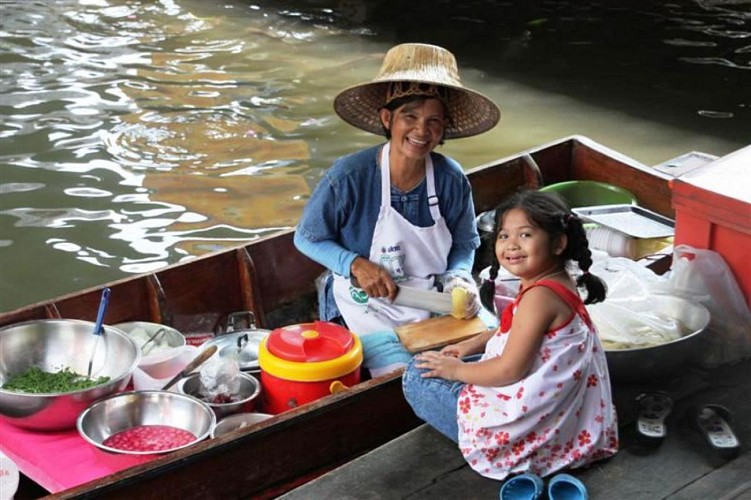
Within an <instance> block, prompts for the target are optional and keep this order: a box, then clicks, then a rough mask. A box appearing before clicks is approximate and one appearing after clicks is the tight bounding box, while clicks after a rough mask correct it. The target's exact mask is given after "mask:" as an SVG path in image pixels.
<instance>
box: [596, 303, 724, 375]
mask: <svg viewBox="0 0 751 500" xmlns="http://www.w3.org/2000/svg"><path fill="white" fill-rule="evenodd" d="M634 305H635V307H642V308H644V310H650V311H660V313H661V314H662V315H663V316H666V317H670V318H675V319H677V320H678V321H680V322H681V323H682V324H683V325H684V326H685V327H686V328H687V330H688V333H687V334H686V335H684V336H682V337H681V338H679V339H676V340H673V341H670V342H666V343H664V344H659V345H655V346H650V347H638V348H631V349H605V357H606V358H607V362H608V371H609V372H610V378H611V379H612V380H613V381H614V382H624V383H635V382H651V381H654V380H658V379H661V378H665V377H667V376H668V375H670V374H672V373H674V372H675V371H677V370H680V369H681V368H686V367H687V366H688V365H689V363H690V361H691V358H692V356H693V355H694V354H695V353H696V352H697V349H698V348H700V347H701V343H700V341H701V337H702V336H703V335H704V334H705V333H706V330H707V325H709V320H710V314H709V311H708V310H707V308H706V307H704V306H703V305H701V304H697V303H693V302H689V301H688V300H686V299H683V298H681V297H675V296H671V295H655V296H652V297H650V298H649V300H645V301H644V302H643V303H642V304H638V303H636V302H635V303H634Z"/></svg>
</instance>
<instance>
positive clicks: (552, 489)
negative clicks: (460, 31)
mask: <svg viewBox="0 0 751 500" xmlns="http://www.w3.org/2000/svg"><path fill="white" fill-rule="evenodd" d="M587 498H588V495H587V487H586V486H584V483H582V482H581V481H579V480H578V479H576V478H575V477H574V476H572V475H570V474H556V475H555V476H553V478H552V479H551V480H550V482H549V483H548V499H549V500H587Z"/></svg>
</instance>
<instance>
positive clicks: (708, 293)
mask: <svg viewBox="0 0 751 500" xmlns="http://www.w3.org/2000/svg"><path fill="white" fill-rule="evenodd" d="M660 288H662V290H664V293H670V294H672V295H677V296H679V297H683V298H686V299H688V300H692V301H695V302H699V303H701V304H702V305H704V306H705V307H706V308H707V309H708V310H709V313H710V315H711V320H710V323H709V328H708V329H709V333H710V335H705V336H704V337H703V339H702V342H703V344H704V345H703V349H701V351H700V352H701V356H700V359H698V360H697V361H698V362H699V363H700V364H702V365H704V366H706V367H716V366H719V365H723V364H731V363H735V362H738V361H742V360H744V359H748V358H750V357H751V311H750V310H749V307H748V303H747V302H746V299H745V297H744V296H743V292H742V291H741V288H740V286H739V285H738V282H737V281H736V279H735V276H733V272H732V271H731V270H730V267H729V266H728V265H727V263H726V262H725V260H724V259H723V258H722V256H721V255H720V254H719V253H717V252H715V251H712V250H705V249H700V248H693V247H691V246H688V245H679V246H677V247H675V249H674V251H673V264H672V267H671V268H670V273H669V274H668V275H667V278H666V280H665V281H664V282H663V283H661V285H660V286H658V289H660Z"/></svg>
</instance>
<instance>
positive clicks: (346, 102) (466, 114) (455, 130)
mask: <svg viewBox="0 0 751 500" xmlns="http://www.w3.org/2000/svg"><path fill="white" fill-rule="evenodd" d="M395 81H420V82H425V83H431V84H436V82H435V81H426V80H412V79H409V80H406V79H401V78H400V79H388V80H380V81H373V82H369V83H364V84H359V85H354V86H352V87H349V88H347V89H344V90H343V91H341V92H340V93H339V95H337V96H336V98H335V99H334V111H336V113H337V114H338V115H339V116H340V117H341V118H342V119H343V120H344V121H346V122H347V123H349V124H350V125H353V126H355V127H357V128H359V129H362V130H365V131H366V132H370V133H373V134H376V135H383V133H384V131H383V126H382V125H381V120H380V117H379V115H378V110H379V109H381V108H382V107H383V105H384V104H385V100H386V91H387V87H388V84H389V82H395ZM440 85H441V86H442V87H446V88H448V89H449V90H450V91H449V98H448V102H447V103H446V104H447V107H448V113H449V116H450V117H451V121H450V123H449V124H448V126H447V127H446V133H445V138H446V139H458V138H461V137H470V136H473V135H478V134H481V133H483V132H486V131H488V130H490V129H491V128H493V127H495V126H496V124H497V123H498V121H499V120H500V119H501V110H500V109H498V106H496V105H495V103H494V102H493V101H491V100H490V99H488V98H487V97H485V96H484V95H482V94H481V93H479V92H476V91H474V90H471V89H468V88H466V87H461V86H454V85H446V84H440Z"/></svg>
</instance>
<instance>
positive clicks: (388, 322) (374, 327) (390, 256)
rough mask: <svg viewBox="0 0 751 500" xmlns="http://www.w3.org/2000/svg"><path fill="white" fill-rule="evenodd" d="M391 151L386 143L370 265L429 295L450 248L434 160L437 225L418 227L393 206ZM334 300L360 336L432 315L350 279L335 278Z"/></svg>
mask: <svg viewBox="0 0 751 500" xmlns="http://www.w3.org/2000/svg"><path fill="white" fill-rule="evenodd" d="M390 149H391V148H390V145H389V144H388V143H387V144H386V145H385V146H384V147H383V150H382V154H381V209H380V210H379V212H378V220H377V221H376V225H375V229H374V230H373V243H372V244H371V247H370V256H369V260H370V261H371V262H376V263H378V264H380V265H381V267H383V268H384V269H386V270H387V271H388V272H389V274H391V277H392V278H393V280H394V281H395V282H396V284H397V285H405V286H411V287H415V288H421V289H423V290H429V289H432V288H433V284H434V275H436V274H441V273H443V272H445V271H446V267H447V264H448V254H449V251H450V250H451V243H452V238H451V232H450V231H449V230H448V227H446V221H445V220H443V217H441V211H440V209H439V207H438V197H437V196H436V194H435V177H434V174H433V161H432V160H431V158H430V155H428V157H427V158H426V160H425V176H426V181H427V189H428V201H429V202H431V205H430V214H431V215H432V216H433V221H434V224H433V225H432V226H430V227H418V226H414V225H412V224H411V223H410V222H409V221H408V220H406V219H405V218H404V217H403V216H402V215H401V214H400V213H399V212H397V211H396V210H394V209H393V208H392V207H391V172H390V170H389V151H390ZM334 300H336V305H337V307H338V308H339V311H340V312H341V313H342V317H343V318H344V321H346V322H347V327H348V328H349V330H350V331H352V332H354V333H356V334H358V335H365V334H368V333H372V332H376V331H382V330H393V329H394V328H395V327H397V326H399V325H402V324H404V323H410V322H413V321H419V320H422V319H426V318H428V317H429V316H430V313H429V312H428V311H423V310H420V309H414V308H411V307H404V306H395V305H393V304H389V303H388V301H386V300H383V299H375V298H369V297H368V296H367V295H366V294H365V292H364V291H363V290H361V289H360V288H355V287H353V286H352V285H351V284H350V281H349V279H347V278H345V277H343V276H339V275H337V274H334Z"/></svg>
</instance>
